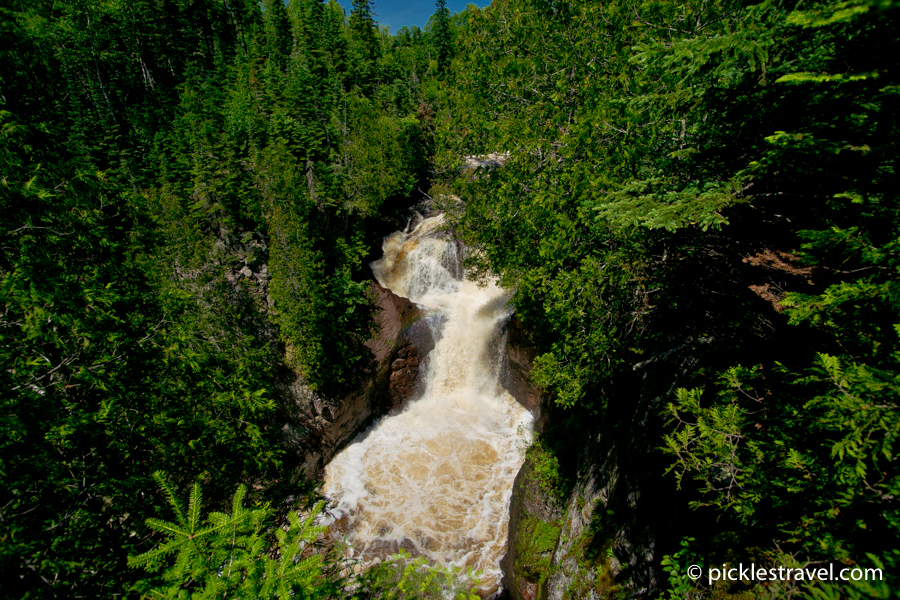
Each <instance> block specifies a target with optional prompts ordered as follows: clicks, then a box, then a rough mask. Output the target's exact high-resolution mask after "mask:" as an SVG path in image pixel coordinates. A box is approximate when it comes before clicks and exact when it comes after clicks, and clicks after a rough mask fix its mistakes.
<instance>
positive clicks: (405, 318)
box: [285, 282, 434, 478]
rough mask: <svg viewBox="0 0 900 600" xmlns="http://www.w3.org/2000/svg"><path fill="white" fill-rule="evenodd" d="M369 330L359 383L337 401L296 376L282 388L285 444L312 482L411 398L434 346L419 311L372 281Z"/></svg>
mask: <svg viewBox="0 0 900 600" xmlns="http://www.w3.org/2000/svg"><path fill="white" fill-rule="evenodd" d="M372 290H373V294H374V297H375V304H376V309H377V310H376V313H375V327H374V335H373V336H372V338H370V339H369V340H367V341H366V342H365V346H366V347H367V348H368V349H369V351H370V352H371V363H370V366H369V375H368V377H367V378H366V380H365V382H364V384H363V385H362V386H361V387H360V388H358V389H356V390H354V391H352V392H350V393H348V394H346V395H344V396H342V397H338V398H325V397H323V396H322V395H320V394H317V393H316V392H314V391H312V390H311V389H310V388H309V387H308V386H307V385H306V384H305V382H304V381H303V379H302V377H300V376H299V375H294V379H293V381H292V382H291V384H290V385H289V387H288V390H287V392H288V395H289V397H290V399H291V402H292V405H293V410H292V411H291V412H292V414H293V418H292V422H291V423H290V424H289V425H288V426H286V429H285V441H286V442H287V443H289V444H290V445H291V446H292V447H294V448H295V449H296V451H297V452H298V453H300V454H302V455H303V457H304V462H303V465H302V470H303V472H304V473H305V474H306V476H307V477H310V478H314V477H316V476H317V475H318V473H319V471H321V470H322V468H323V467H324V466H325V465H326V464H327V463H328V461H329V460H331V458H332V457H333V456H334V455H335V454H336V453H337V452H338V451H339V450H340V449H341V448H343V447H344V445H345V444H347V442H349V441H350V440H351V439H353V437H354V436H355V435H356V434H358V433H359V432H360V431H362V430H364V429H365V428H366V427H367V426H368V425H369V424H371V422H372V421H373V420H375V419H376V418H378V417H380V416H381V415H383V414H385V413H387V412H388V411H389V410H391V409H395V408H399V407H400V406H401V405H402V404H403V403H404V402H406V401H407V400H409V399H410V398H411V397H412V396H413V395H414V394H415V393H417V391H418V390H417V388H416V385H417V381H418V373H419V369H420V368H421V366H422V364H423V363H424V360H425V359H426V358H427V354H428V352H430V351H431V349H432V348H433V347H434V341H433V340H432V339H431V334H430V332H429V330H428V327H427V326H426V325H425V324H424V323H423V322H422V313H421V311H420V310H419V309H418V308H417V307H416V306H415V305H414V304H413V303H412V302H410V301H409V300H407V299H406V298H401V297H399V296H397V295H396V294H394V293H393V292H391V291H390V290H388V289H385V288H383V287H381V286H380V285H378V283H376V282H372Z"/></svg>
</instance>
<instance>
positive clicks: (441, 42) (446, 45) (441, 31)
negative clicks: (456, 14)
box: [431, 0, 453, 73]
mask: <svg viewBox="0 0 900 600" xmlns="http://www.w3.org/2000/svg"><path fill="white" fill-rule="evenodd" d="M435 7H436V8H437V10H436V11H435V13H434V17H433V19H434V26H433V28H432V33H431V35H432V36H433V40H434V42H433V43H434V48H435V50H436V51H437V62H438V70H439V71H441V72H442V73H443V72H445V71H446V70H447V67H449V66H450V61H451V60H452V59H453V39H452V37H451V35H450V11H449V10H448V9H447V0H437V2H435Z"/></svg>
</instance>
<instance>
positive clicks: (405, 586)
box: [360, 550, 480, 600]
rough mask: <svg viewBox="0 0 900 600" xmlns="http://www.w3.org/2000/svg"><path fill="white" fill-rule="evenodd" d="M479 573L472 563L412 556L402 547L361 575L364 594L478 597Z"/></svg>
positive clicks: (388, 599) (398, 599)
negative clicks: (438, 561) (436, 561)
mask: <svg viewBox="0 0 900 600" xmlns="http://www.w3.org/2000/svg"><path fill="white" fill-rule="evenodd" d="M479 585H480V580H479V578H478V573H477V572H473V571H472V569H471V567H470V568H469V569H467V570H466V571H465V572H464V571H463V570H462V569H460V568H459V567H453V566H451V567H443V566H441V565H435V564H432V563H430V562H429V561H428V560H427V559H426V558H425V557H424V556H420V557H418V558H416V559H412V558H411V557H410V556H409V554H407V553H406V552H405V551H403V550H401V551H400V552H399V553H398V554H392V555H391V556H388V557H387V559H385V560H384V561H382V562H381V563H379V564H377V565H375V566H374V567H371V568H369V569H368V570H367V571H366V572H365V574H364V575H363V576H362V577H361V587H360V592H361V595H362V596H363V597H371V598H383V599H385V600H407V599H409V600H412V599H414V598H415V599H417V600H439V599H445V598H453V599H454V600H476V599H477V598H479V597H480V596H479V594H478V586H479Z"/></svg>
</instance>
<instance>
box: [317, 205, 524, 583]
mask: <svg viewBox="0 0 900 600" xmlns="http://www.w3.org/2000/svg"><path fill="white" fill-rule="evenodd" d="M441 223H442V217H441V216H438V217H432V218H429V219H424V220H422V221H421V222H420V223H419V224H418V225H417V226H416V227H415V228H414V229H413V230H412V231H410V232H396V233H394V234H393V235H391V236H390V237H388V238H387V239H386V240H385V242H384V246H383V249H384V257H383V258H382V259H381V260H379V261H377V262H375V263H373V264H372V270H373V271H374V273H375V277H376V278H377V279H378V282H379V283H380V284H381V285H382V286H384V287H386V288H388V289H390V290H391V291H393V292H394V293H396V294H397V295H399V296H403V297H406V298H409V299H410V300H412V301H413V302H415V303H416V304H417V305H418V306H419V307H420V308H421V309H422V310H423V312H424V313H425V315H426V318H427V319H428V322H429V323H430V324H431V326H432V329H433V334H434V337H435V339H436V345H435V348H434V350H433V351H432V353H431V355H430V356H429V359H428V365H427V368H426V369H425V372H424V381H422V382H420V383H421V384H422V387H423V389H424V392H423V393H422V395H421V397H419V398H418V399H415V400H413V401H411V402H409V403H408V404H407V405H406V406H405V407H404V409H403V410H402V411H401V412H399V413H398V414H393V415H389V416H386V417H384V418H382V419H381V420H380V421H378V422H377V423H375V424H374V425H373V426H372V427H371V428H370V429H369V430H368V431H366V432H365V433H363V434H361V435H360V436H359V437H357V439H356V440H354V441H353V442H352V443H351V444H350V445H348V446H347V447H346V448H344V450H342V451H341V452H340V453H339V454H338V455H337V456H336V457H335V458H334V459H333V460H332V461H331V463H329V465H328V466H327V467H326V469H325V487H324V491H325V493H326V495H328V496H329V497H330V498H332V499H333V500H334V501H335V503H336V508H335V510H334V511H333V512H334V517H335V521H334V523H333V525H332V527H334V528H336V529H337V530H338V531H339V532H341V533H343V534H345V535H346V538H347V541H348V542H349V543H350V544H351V545H352V548H353V552H354V555H355V556H357V557H358V558H360V559H361V560H362V561H363V562H364V563H365V562H367V561H371V560H374V559H376V558H384V557H385V556H387V555H389V554H393V553H396V552H397V551H399V550H400V549H401V548H404V549H406V550H407V551H409V552H410V553H411V554H413V555H424V556H426V557H428V558H429V559H431V560H433V561H435V562H438V563H441V564H443V565H455V566H460V567H466V566H470V567H473V568H475V569H479V570H480V571H481V572H482V591H483V592H485V593H490V592H492V591H494V590H496V589H497V588H498V586H499V582H500V576H501V573H500V567H499V561H500V559H501V558H502V556H503V554H504V553H505V551H506V539H507V522H508V518H509V498H510V493H511V490H512V484H513V480H514V478H515V476H516V473H517V472H518V470H519V468H520V467H521V465H522V460H523V458H522V453H521V452H520V450H519V448H520V447H521V446H522V444H524V443H526V441H527V438H528V437H529V436H530V431H531V424H532V417H531V415H530V413H529V412H528V411H527V410H525V409H524V408H523V407H522V406H521V405H519V404H518V403H517V402H516V401H515V400H514V399H513V398H512V396H510V394H509V393H508V392H506V391H505V390H504V389H503V387H502V386H501V385H500V382H499V376H500V372H501V366H502V359H503V353H504V346H505V335H504V334H503V333H502V330H503V327H502V326H503V324H504V323H505V322H506V320H507V319H508V318H509V317H510V315H511V312H512V311H511V308H510V307H509V305H508V303H507V301H508V299H509V294H508V293H507V292H506V291H505V290H503V289H501V288H499V287H497V286H496V285H495V284H493V283H491V282H489V283H488V284H487V285H486V286H485V285H482V286H481V287H479V286H478V284H476V283H475V282H472V281H466V280H465V279H464V278H463V279H462V280H460V279H457V278H456V277H454V273H459V272H461V270H460V263H459V257H458V256H457V247H456V244H453V243H451V242H449V241H448V240H447V239H446V238H445V237H444V236H443V235H442V234H441V232H440V229H441Z"/></svg>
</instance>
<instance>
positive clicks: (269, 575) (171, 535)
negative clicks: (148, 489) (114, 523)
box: [128, 473, 330, 600]
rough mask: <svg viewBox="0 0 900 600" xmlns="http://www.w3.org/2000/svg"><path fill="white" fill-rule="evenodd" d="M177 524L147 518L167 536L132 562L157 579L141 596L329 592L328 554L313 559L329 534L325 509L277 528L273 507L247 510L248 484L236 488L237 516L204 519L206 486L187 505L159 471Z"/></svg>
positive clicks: (146, 584) (146, 585)
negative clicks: (323, 521) (314, 547)
mask: <svg viewBox="0 0 900 600" xmlns="http://www.w3.org/2000/svg"><path fill="white" fill-rule="evenodd" d="M154 478H155V479H156V481H157V482H158V483H159V486H160V488H161V489H162V491H163V495H164V496H165V498H166V500H167V501H168V504H169V507H170V508H171V509H172V511H173V512H174V514H175V519H176V521H175V522H168V521H163V520H161V519H158V518H151V519H147V526H148V527H149V528H150V529H151V530H153V531H154V532H156V533H158V534H162V535H163V536H164V537H165V539H164V541H163V542H162V543H160V544H159V545H158V546H157V547H156V548H154V549H153V550H151V551H149V552H146V553H144V554H140V555H138V556H135V557H129V559H128V564H129V566H130V567H132V568H141V569H143V570H145V571H147V572H148V573H151V574H154V573H158V572H159V571H163V572H162V574H161V575H160V576H159V577H158V578H157V579H156V580H153V579H149V580H145V581H142V582H141V583H140V584H139V585H138V589H139V590H140V591H141V593H142V595H144V596H146V597H154V598H157V597H158V598H217V597H219V596H220V595H221V596H226V597H227V596H230V595H238V596H240V597H252V598H279V599H281V600H286V599H288V598H294V597H298V596H299V597H302V598H319V597H327V595H328V594H327V592H328V591H330V590H329V588H328V585H327V583H326V582H325V581H323V574H322V560H323V558H322V556H321V555H319V554H311V553H310V549H311V546H310V544H312V543H313V542H315V541H316V539H317V538H318V537H319V536H320V535H321V534H322V533H323V532H324V529H325V528H324V527H323V526H319V525H315V521H316V519H317V518H318V516H319V514H320V512H321V509H322V504H321V503H320V504H317V505H316V506H315V507H313V509H312V510H311V511H310V512H309V514H308V515H307V516H306V517H305V518H301V517H300V516H298V515H297V514H296V513H294V512H291V513H289V515H288V516H289V524H287V526H286V527H284V528H282V527H277V526H276V527H275V532H274V537H275V544H274V545H273V543H272V540H271V539H267V538H269V537H270V536H271V533H270V532H269V531H267V530H268V529H269V528H271V527H272V526H273V524H274V523H273V521H272V517H273V514H272V510H271V509H270V508H268V507H262V508H256V509H247V508H244V501H245V496H246V491H247V490H246V488H245V486H243V485H242V486H240V487H238V490H237V492H236V493H235V495H234V499H233V500H232V505H231V512H229V513H221V512H212V513H209V515H208V516H206V518H204V517H203V514H202V506H201V505H202V496H201V491H200V485H199V484H194V486H193V487H192V488H191V494H190V499H189V501H188V504H187V506H186V507H185V508H182V507H181V505H180V503H179V502H178V499H177V498H176V496H175V492H174V490H173V489H172V487H171V486H170V485H169V484H168V483H167V482H166V481H165V479H164V477H163V475H162V474H160V473H156V474H154Z"/></svg>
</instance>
